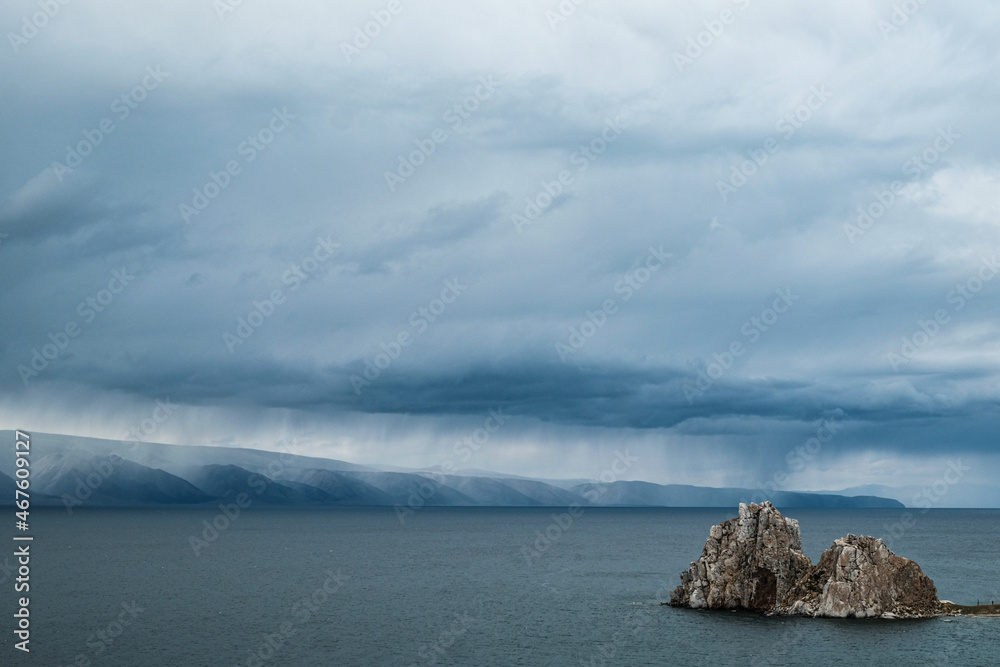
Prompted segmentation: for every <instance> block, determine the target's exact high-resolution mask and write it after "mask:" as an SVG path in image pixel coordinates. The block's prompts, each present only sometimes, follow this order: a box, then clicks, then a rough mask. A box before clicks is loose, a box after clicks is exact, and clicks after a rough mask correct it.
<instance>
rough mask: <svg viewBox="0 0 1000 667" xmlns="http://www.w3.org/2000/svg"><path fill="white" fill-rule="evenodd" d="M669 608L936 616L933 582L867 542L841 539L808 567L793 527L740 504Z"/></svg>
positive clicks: (763, 507)
mask: <svg viewBox="0 0 1000 667" xmlns="http://www.w3.org/2000/svg"><path fill="white" fill-rule="evenodd" d="M670 604H671V605H672V606H675V607H691V608H693V609H700V608H708V609H749V610H754V611H762V612H766V613H771V614H786V615H794V616H828V617H839V618H845V617H848V616H851V617H856V618H866V617H874V616H878V617H885V618H894V617H895V618H920V617H926V616H937V615H939V614H940V613H941V607H940V603H939V601H938V597H937V589H935V587H934V582H933V581H931V580H930V578H928V577H927V576H926V575H925V574H924V573H923V572H922V571H921V570H920V566H919V565H917V564H916V563H915V562H913V561H911V560H908V559H906V558H902V557H900V556H897V555H896V554H894V553H892V551H890V550H889V548H888V547H887V546H886V545H885V543H884V542H883V541H882V540H879V539H876V538H874V537H866V536H857V535H848V536H847V537H842V538H840V539H838V540H836V541H835V542H834V543H833V546H832V547H830V548H829V549H827V550H826V551H825V552H824V553H823V555H822V556H821V557H820V561H819V563H818V564H817V565H815V566H814V565H813V564H812V562H811V561H810V560H809V558H808V557H807V556H805V555H804V554H803V553H802V539H801V534H800V532H799V524H798V521H796V520H795V519H788V518H785V517H784V516H782V515H781V513H780V512H779V511H778V510H777V509H776V508H775V507H774V506H773V505H772V504H771V503H769V502H764V503H762V504H760V505H756V504H751V505H745V504H740V510H739V516H738V517H737V518H735V519H731V520H729V521H724V522H723V523H722V524H720V525H718V526H712V529H711V531H710V532H709V537H708V541H707V542H706V543H705V548H704V550H703V551H702V555H701V557H700V558H699V559H698V560H696V561H695V562H694V563H691V567H690V568H689V569H688V571H686V572H683V573H681V585H680V586H679V587H678V588H677V589H676V590H674V592H673V593H672V594H671V596H670Z"/></svg>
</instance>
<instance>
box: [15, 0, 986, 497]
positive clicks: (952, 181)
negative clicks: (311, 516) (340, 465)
mask: <svg viewBox="0 0 1000 667" xmlns="http://www.w3.org/2000/svg"><path fill="white" fill-rule="evenodd" d="M0 28H2V31H3V33H4V35H5V37H4V42H5V43H4V44H2V45H0V68H2V77H0V81H2V91H3V92H2V95H0V109H2V114H3V118H4V121H5V122H3V123H2V124H0V145H2V146H3V155H4V159H3V163H2V167H0V281H2V284H3V289H2V291H0V313H2V319H0V425H2V427H3V428H21V429H32V430H37V431H44V432H55V433H69V434H78V435H86V436H93V437H107V438H122V439H128V438H129V437H137V438H140V439H144V440H148V441H154V442H155V441H159V442H171V443H179V444H216V445H226V446H248V447H256V448H262V449H275V450H277V449H280V450H286V451H293V452H296V453H303V454H310V455H320V456H328V457H331V458H339V459H344V460H348V461H352V462H357V463H369V464H382V465H395V466H402V467H414V468H423V467H430V466H436V465H443V464H445V463H447V462H452V463H454V464H455V465H456V467H458V468H468V469H483V470H494V471H498V472H503V473H510V474H523V475H531V476H537V477H544V478H586V479H598V478H601V475H602V474H607V472H608V471H610V470H612V467H613V466H615V461H616V460H619V458H618V457H619V456H620V455H621V454H627V456H628V460H629V461H634V463H631V464H630V465H629V466H628V470H627V471H625V472H624V473H621V472H620V469H621V466H620V465H618V466H616V467H615V468H614V469H615V470H616V471H617V472H615V473H614V474H615V475H617V476H618V477H619V478H622V479H643V480H647V481H653V482H659V483H688V484H700V485H712V486H723V485H726V486H744V487H749V488H765V487H767V485H773V486H774V487H776V488H780V489H782V490H822V489H842V488H847V487H852V486H857V485H865V484H885V485H889V486H903V485H918V486H919V485H924V486H926V487H927V488H930V489H937V491H936V492H935V493H934V494H933V502H934V503H935V504H938V505H940V506H947V505H948V504H949V494H950V495H951V497H952V498H954V497H958V496H959V495H961V496H962V497H969V489H984V488H988V487H991V486H992V487H993V488H994V490H995V489H996V482H995V480H996V479H998V473H1000V457H998V454H997V448H996V443H997V418H998V416H1000V409H998V399H1000V384H998V380H1000V322H998V320H997V318H996V313H997V312H998V306H1000V263H998V260H1000V200H998V192H1000V188H998V185H1000V160H998V156H1000V131H998V130H997V126H996V109H997V108H998V105H1000V77H998V76H997V73H998V71H1000V53H998V52H997V50H996V45H995V36H996V34H997V32H998V29H1000V6H998V5H996V4H995V3H990V2H985V1H970V2H964V3H958V4H955V3H938V2H917V1H916V0H911V1H910V2H903V3H894V2H889V1H881V0H879V1H869V2H861V1H856V0H847V1H845V2H838V3H794V2H791V1H776V2H768V3H764V2H759V1H754V0H731V1H730V0H716V1H714V2H686V3H659V2H646V1H639V0H634V1H631V2H611V1H610V0H607V1H600V0H585V1H582V2H580V1H578V0H577V1H570V0H565V1H563V2H562V3H559V2H556V1H555V0H551V1H549V2H528V1H522V0H511V1H509V2H503V3H500V2H492V3H487V2H483V1H480V0H472V1H470V2H463V3H461V4H459V3H451V2H443V1H439V0H426V1H424V2H419V3H418V2H411V1H409V0H384V1H383V0H372V1H365V2H355V1H351V2H337V3H327V2H318V1H316V2H311V1H307V0H295V1H292V2H286V3H281V4H278V3H264V2H259V1H254V0H245V1H243V2H237V1H236V0H215V1H214V2H209V1H208V0H205V1H201V2H193V1H188V0H182V1H171V2H166V1H162V2H144V3H125V2H121V1H110V0H107V1H94V2H87V3H82V2H79V3H75V2H74V3H67V4H60V3H58V2H54V1H53V2H44V1H39V2H29V1H26V0H15V1H11V2H6V3H4V4H3V6H2V8H0ZM963 489H964V491H963ZM962 494H964V495H962ZM970 498H971V499H969V500H968V502H969V503H972V504H975V502H976V496H975V494H972V496H971V497H970Z"/></svg>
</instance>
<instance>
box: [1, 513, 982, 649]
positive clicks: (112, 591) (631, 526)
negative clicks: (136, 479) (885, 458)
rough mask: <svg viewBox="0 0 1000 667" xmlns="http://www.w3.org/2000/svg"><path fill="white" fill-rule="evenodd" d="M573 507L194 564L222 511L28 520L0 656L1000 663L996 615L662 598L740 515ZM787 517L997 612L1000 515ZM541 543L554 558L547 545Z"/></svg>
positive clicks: (235, 529)
mask: <svg viewBox="0 0 1000 667" xmlns="http://www.w3.org/2000/svg"><path fill="white" fill-rule="evenodd" d="M564 512H565V510H562V511H553V510H551V509H550V510H538V509H481V508H448V509H436V508H425V509H422V510H419V511H417V512H416V513H415V514H413V515H412V516H409V517H407V518H406V520H405V523H401V522H400V521H399V519H398V518H397V516H396V514H395V512H394V511H392V510H391V509H375V508H372V509H345V510H322V511H313V510H293V511H287V510H286V511H277V510H276V511H268V510H258V511H255V512H245V513H244V514H243V515H241V516H239V517H237V518H236V519H235V520H232V521H230V525H229V526H228V528H226V529H225V530H223V531H221V532H220V533H218V535H217V536H216V537H215V538H214V540H213V541H206V542H205V543H204V544H200V545H199V553H198V554H197V555H196V554H195V550H194V549H193V548H192V545H191V542H190V538H191V537H192V536H202V531H203V529H204V528H205V526H204V523H203V522H204V521H209V522H211V521H212V520H213V519H217V517H218V515H219V512H218V510H214V511H210V510H189V509H184V510H179V509H178V510H77V511H76V512H74V514H73V515H72V516H69V515H68V514H67V513H66V512H65V511H62V510H34V511H33V512H32V528H33V530H32V534H33V535H34V536H35V540H34V542H33V543H32V547H31V550H32V561H31V568H32V571H31V582H30V583H31V606H30V610H31V621H32V625H31V628H32V636H31V648H32V652H31V654H30V655H24V654H22V653H21V652H19V651H15V650H14V648H13V642H14V638H13V634H12V630H13V620H12V613H13V610H14V606H13V605H14V597H15V594H14V592H13V581H12V577H14V576H16V574H15V573H12V572H11V571H10V564H11V563H12V562H14V558H13V557H12V556H10V557H8V560H7V561H6V562H4V560H3V557H0V564H2V565H3V566H4V569H3V572H2V573H0V578H2V586H0V590H3V591H4V594H3V596H2V604H3V608H4V610H5V613H4V618H6V619H7V621H6V625H7V627H6V628H5V629H4V630H3V633H2V638H3V639H2V643H3V648H2V649H0V650H2V651H3V652H4V655H5V656H6V657H5V658H4V659H3V660H2V661H0V663H2V664H8V663H14V664H30V665H44V666H45V667H53V666H61V665H116V666H122V665H142V666H145V667H155V666H159V665H170V666H171V667H175V666H178V665H195V666H197V665H206V666H207V665H212V666H214V665H223V666H226V667H230V666H234V665H244V666H246V665H261V664H266V665H324V666H327V665H404V666H405V665H414V664H416V665H426V664H440V665H574V666H576V665H604V664H607V665H747V664H759V665H833V664H852V665H996V664H998V662H1000V619H991V618H987V619H953V620H951V619H949V620H945V619H931V620H923V621H881V620H874V621H873V620H867V621H854V620H847V621H845V620H826V619H787V618H784V619H783V618H766V617H761V616H755V615H751V614H743V613H732V612H697V611H691V610H683V609H673V608H671V607H665V606H661V605H660V604H659V602H660V601H661V600H664V599H666V598H667V597H668V596H669V591H670V590H671V589H673V588H674V587H675V586H676V585H677V584H678V583H679V574H680V572H681V570H683V569H685V568H686V567H687V566H688V564H689V563H690V562H691V561H692V560H694V559H695V558H697V557H698V556H699V555H700V553H701V548H702V546H703V545H704V542H705V538H706V537H707V536H708V530H709V527H710V526H711V525H712V524H714V523H718V522H720V521H722V520H725V519H729V518H732V517H733V516H735V515H736V512H735V508H733V509H732V510H716V509H712V510H688V509H685V510H671V509H588V510H585V511H584V512H583V513H582V514H581V515H578V516H576V517H568V516H566V515H565V514H563V513H564ZM12 513H13V512H12ZM553 514H556V515H559V514H563V516H561V517H560V518H558V519H556V518H553ZM787 514H788V515H789V516H792V517H795V518H797V519H799V520H800V522H801V526H802V533H803V545H804V549H805V551H806V555H808V556H809V557H810V558H811V559H812V560H813V562H816V561H817V560H818V558H819V554H820V553H821V552H822V551H823V550H824V549H826V548H827V547H829V546H830V544H831V543H832V542H833V540H834V539H835V538H836V537H840V536H842V535H845V534H847V533H849V532H852V533H856V534H873V535H876V536H885V535H888V534H895V535H896V538H895V539H894V540H893V541H892V544H891V546H892V548H893V549H894V550H895V551H896V552H897V553H899V554H900V555H903V556H906V557H909V558H912V559H914V560H916V561H917V562H918V563H919V564H920V565H921V567H922V568H923V570H924V572H925V573H926V574H927V575H929V576H930V577H931V578H932V579H934V582H935V584H936V585H937V588H938V593H939V595H940V596H941V597H942V598H946V599H950V600H953V601H955V602H959V603H966V604H971V603H975V602H976V600H977V598H978V599H979V600H981V601H989V600H991V599H995V600H998V601H1000V574H998V573H1000V511H997V510H979V511H975V510H973V511H969V510H936V511H935V510H932V511H929V512H926V513H924V514H919V513H917V514H915V515H914V518H915V523H914V524H913V525H912V526H910V527H908V528H905V529H903V528H902V527H901V525H900V522H901V520H902V514H903V512H902V511H901V510H864V511H857V510H854V511H839V510H828V511H817V510H802V511H798V510H790V511H788V512H787ZM569 519H571V522H570V521H569ZM218 523H219V525H224V524H225V521H223V520H221V519H219V520H218ZM536 531H538V532H537V533H536ZM545 533H548V535H549V537H550V538H551V541H550V543H549V544H548V545H546V544H545V543H544V541H541V540H539V534H545ZM206 536H207V537H209V538H211V537H212V534H211V533H208V534H207V535H206ZM202 537H205V536H202ZM536 540H539V541H538V544H539V546H540V547H542V548H544V551H535V550H533V547H532V545H533V544H534V543H535V542H536ZM13 551H14V548H13V547H11V548H10V549H9V551H8V553H9V554H12V553H13ZM528 554H532V555H530V558H529V555H528ZM14 658H16V660H14Z"/></svg>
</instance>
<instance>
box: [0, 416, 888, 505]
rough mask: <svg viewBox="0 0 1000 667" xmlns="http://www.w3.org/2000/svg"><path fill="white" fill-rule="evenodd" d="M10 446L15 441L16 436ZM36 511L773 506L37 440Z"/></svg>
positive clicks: (655, 490)
mask: <svg viewBox="0 0 1000 667" xmlns="http://www.w3.org/2000/svg"><path fill="white" fill-rule="evenodd" d="M0 439H2V440H3V441H5V442H13V440H14V435H13V432H12V431H0ZM31 443H32V444H31V458H30V460H31V494H32V499H33V503H34V504H36V505H37V504H43V505H64V506H67V507H70V508H75V507H85V506H171V505H174V506H176V505H180V506H206V507H212V506H215V505H218V504H222V503H234V502H235V503H239V504H240V505H241V506H249V505H253V506H259V507H334V506H359V505H370V506H388V507H395V506H401V507H410V508H413V507H422V506H425V505H426V506H438V507H456V506H478V507H568V506H570V505H574V504H576V505H581V506H587V507H729V508H732V507H734V506H736V505H737V504H739V503H741V502H750V501H760V500H764V498H762V497H758V496H759V492H757V491H753V490H750V489H737V488H723V489H715V488H707V487H697V486H686V485H677V484H670V485H661V484H653V483H650V482H629V481H616V482H611V483H607V484H604V483H597V482H582V483H581V482H580V480H566V481H558V480H556V481H554V480H546V481H541V480H535V479H528V478H524V477H516V476H511V475H502V474H494V473H490V472H488V471H475V473H474V474H461V475H455V474H450V475H449V474H443V473H441V472H438V471H437V470H433V469H431V470H423V471H420V470H418V471H401V470H400V469H398V468H395V469H386V470H381V469H378V468H375V467H371V466H361V465H356V464H352V463H347V462H344V461H337V460H334V459H323V458H315V457H308V456H298V455H292V454H282V453H277V452H268V451H260V450H253V449H239V448H229V447H203V446H194V445H191V446H186V445H165V444H157V443H138V444H136V443H132V442H122V441H117V440H101V439H95V438H82V437H75V436H66V435H53V434H46V433H34V432H33V433H32V434H31ZM14 473H15V468H14V457H13V456H4V457H0V503H2V504H11V503H13V498H14V486H15V485H14V479H13V476H14ZM766 499H767V500H770V501H771V502H772V503H774V504H775V505H776V506H778V507H781V508H803V507H809V508H902V507H903V506H904V505H903V504H902V503H901V502H899V501H898V500H895V499H892V498H885V497H879V496H877V495H868V494H864V495H861V494H847V493H845V494H830V493H797V492H784V491H782V492H777V493H774V494H771V495H770V496H769V497H768V498H766Z"/></svg>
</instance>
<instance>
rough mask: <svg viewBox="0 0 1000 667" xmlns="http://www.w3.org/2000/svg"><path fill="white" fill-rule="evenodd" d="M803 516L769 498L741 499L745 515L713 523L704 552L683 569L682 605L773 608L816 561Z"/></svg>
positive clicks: (676, 598)
mask: <svg viewBox="0 0 1000 667" xmlns="http://www.w3.org/2000/svg"><path fill="white" fill-rule="evenodd" d="M811 565H812V564H811V563H810V561H809V559H808V558H806V557H805V556H804V555H803V554H802V536H801V533H800V532H799V522H798V521H796V520H795V519H786V518H785V517H783V516H782V515H781V513H780V512H779V511H778V510H777V509H776V508H775V507H774V505H772V504H771V503H769V502H766V501H765V502H764V503H762V504H760V505H757V504H750V505H746V504H744V503H741V504H740V509H739V516H738V517H737V518H735V519H730V520H729V521H724V522H722V523H721V524H719V525H717V526H712V528H711V530H710V531H709V537H708V541H707V542H706V543H705V548H704V550H703V551H702V554H701V557H700V558H699V559H698V560H696V561H695V562H693V563H691V567H690V569H689V570H688V571H687V572H684V573H683V574H681V586H680V587H678V588H677V589H676V590H675V591H674V592H673V594H672V595H671V599H670V602H671V604H673V605H676V606H687V607H692V608H695V609H699V608H702V607H707V608H709V609H737V608H743V609H756V610H759V611H770V610H771V609H773V608H774V606H775V604H777V602H778V601H779V600H784V599H786V597H787V595H788V592H789V590H790V589H791V588H792V587H793V586H795V585H796V584H798V582H799V580H800V579H801V578H802V575H803V574H804V573H805V572H806V570H807V569H808V568H809V567H810V566H811Z"/></svg>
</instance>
